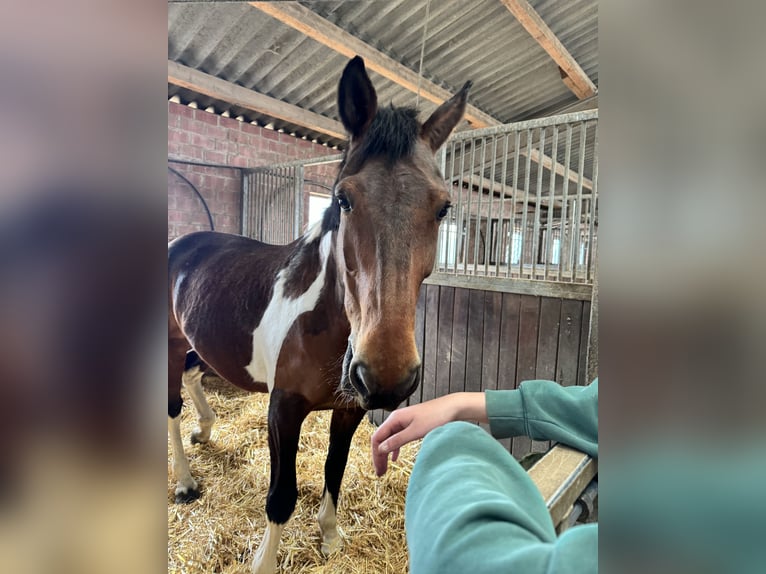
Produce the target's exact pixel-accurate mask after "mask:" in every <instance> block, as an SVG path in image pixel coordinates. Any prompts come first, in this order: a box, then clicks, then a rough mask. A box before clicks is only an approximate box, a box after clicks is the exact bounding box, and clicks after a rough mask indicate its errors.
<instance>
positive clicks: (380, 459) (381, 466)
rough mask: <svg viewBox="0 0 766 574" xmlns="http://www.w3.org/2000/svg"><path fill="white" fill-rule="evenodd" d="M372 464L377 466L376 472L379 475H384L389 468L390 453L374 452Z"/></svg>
mask: <svg viewBox="0 0 766 574" xmlns="http://www.w3.org/2000/svg"><path fill="white" fill-rule="evenodd" d="M372 464H373V466H374V467H375V474H376V475H377V476H383V475H384V474H386V470H388V455H387V454H380V453H376V452H373V454H372Z"/></svg>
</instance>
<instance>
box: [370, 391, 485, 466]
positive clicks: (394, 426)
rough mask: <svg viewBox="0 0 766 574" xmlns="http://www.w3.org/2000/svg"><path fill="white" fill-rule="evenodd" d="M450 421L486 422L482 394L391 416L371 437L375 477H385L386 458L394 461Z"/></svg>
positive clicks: (445, 398) (439, 400)
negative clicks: (406, 448)
mask: <svg viewBox="0 0 766 574" xmlns="http://www.w3.org/2000/svg"><path fill="white" fill-rule="evenodd" d="M452 421H474V422H483V423H486V422H488V421H487V409H486V402H485V398H484V393H481V392H473V393H452V394H449V395H444V396H443V397H439V398H437V399H433V400H430V401H426V402H424V403H419V404H417V405H410V406H408V407H405V408H403V409H398V410H396V411H394V412H392V413H391V414H390V415H389V417H388V418H387V419H386V420H385V421H384V422H383V424H381V425H380V427H378V430H376V431H375V433H374V434H373V435H372V441H371V442H372V461H373V464H374V466H375V472H376V474H377V475H378V476H382V475H384V474H385V473H386V470H387V469H388V455H389V454H391V460H394V461H395V460H396V459H397V458H398V457H399V449H400V448H401V447H402V446H404V445H405V444H407V443H408V442H412V441H413V440H418V439H421V438H423V437H424V436H425V435H426V434H428V433H429V432H430V431H432V430H433V429H435V428H436V427H439V426H442V425H444V424H446V423H448V422H452Z"/></svg>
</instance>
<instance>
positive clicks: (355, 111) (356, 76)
mask: <svg viewBox="0 0 766 574" xmlns="http://www.w3.org/2000/svg"><path fill="white" fill-rule="evenodd" d="M338 111H339V112H340V119H341V121H342V122H343V126H344V127H345V128H346V130H347V131H348V132H349V133H350V134H351V137H352V138H358V137H359V136H361V135H362V134H363V133H364V132H365V131H366V130H367V128H369V127H370V124H371V123H372V119H373V118H374V117H375V113H376V112H377V111H378V96H377V94H376V93H375V88H373V87H372V82H371V81H370V77H369V76H368V75H367V70H365V68H364V60H363V59H362V58H360V57H359V56H355V57H354V58H353V59H352V60H351V61H350V62H349V63H348V64H346V67H345V69H344V70H343V75H342V76H341V78H340V84H338Z"/></svg>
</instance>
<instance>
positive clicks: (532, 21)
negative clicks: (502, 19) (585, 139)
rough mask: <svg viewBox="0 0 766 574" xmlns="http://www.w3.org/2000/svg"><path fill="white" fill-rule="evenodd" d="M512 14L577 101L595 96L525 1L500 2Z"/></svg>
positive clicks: (574, 62) (592, 87)
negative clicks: (554, 67)
mask: <svg viewBox="0 0 766 574" xmlns="http://www.w3.org/2000/svg"><path fill="white" fill-rule="evenodd" d="M500 2H502V3H503V5H504V6H505V7H506V8H508V10H509V11H510V12H511V14H513V16H514V17H515V18H516V20H518V21H519V24H521V25H522V26H523V27H524V29H525V30H526V31H527V32H529V34H530V35H531V36H532V37H533V38H534V39H535V40H536V41H537V43H538V44H540V46H541V47H542V48H543V50H545V51H546V52H547V53H548V55H549V56H550V57H551V58H552V59H553V61H554V62H556V64H558V67H559V72H560V74H561V78H562V80H563V81H564V84H565V85H566V87H567V88H569V89H570V90H572V92H574V94H575V95H576V96H577V98H578V99H580V100H583V99H585V98H589V97H591V96H593V95H594V94H596V92H597V90H596V86H595V85H594V84H593V82H592V81H591V79H590V78H589V77H588V74H586V73H585V72H584V71H583V69H582V68H581V67H580V64H578V63H577V60H575V59H574V57H573V56H572V54H570V53H569V51H568V50H567V49H566V48H565V47H564V44H562V43H561V41H560V40H559V39H558V38H557V37H556V34H554V33H553V30H551V29H550V28H549V27H548V24H546V23H545V21H544V20H543V19H542V18H541V17H540V15H539V14H538V13H537V12H535V9H534V8H532V6H530V4H529V2H527V1H526V0H500Z"/></svg>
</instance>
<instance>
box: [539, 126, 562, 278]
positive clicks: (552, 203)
mask: <svg viewBox="0 0 766 574" xmlns="http://www.w3.org/2000/svg"><path fill="white" fill-rule="evenodd" d="M558 146H559V129H558V126H553V141H552V142H551V166H555V165H556V155H557V152H558ZM555 198H556V169H555V167H554V169H551V179H550V183H549V184H548V221H547V233H546V241H545V271H544V275H543V279H545V280H546V281H547V280H548V278H549V277H548V274H549V263H550V259H551V243H553V216H554V215H555V213H556V199H555ZM559 243H560V241H559Z"/></svg>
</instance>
